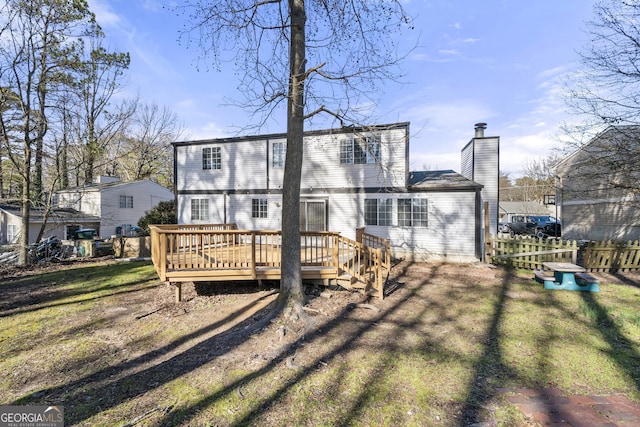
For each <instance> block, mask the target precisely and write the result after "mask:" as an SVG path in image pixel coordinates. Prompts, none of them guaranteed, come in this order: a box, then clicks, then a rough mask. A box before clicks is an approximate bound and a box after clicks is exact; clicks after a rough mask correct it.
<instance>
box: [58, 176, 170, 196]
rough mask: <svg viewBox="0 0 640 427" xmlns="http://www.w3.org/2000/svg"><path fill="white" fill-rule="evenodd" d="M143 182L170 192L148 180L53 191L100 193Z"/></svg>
mask: <svg viewBox="0 0 640 427" xmlns="http://www.w3.org/2000/svg"><path fill="white" fill-rule="evenodd" d="M144 182H149V183H151V184H154V185H156V186H158V187H162V188H164V189H166V190H167V191H169V192H171V190H170V189H168V188H166V187H164V186H162V185H160V184H158V183H157V182H154V181H152V180H150V179H143V180H139V181H114V182H103V183H92V184H87V185H81V186H77V187H70V188H65V189H62V190H57V191H55V193H58V194H59V193H68V192H73V193H76V192H78V191H82V192H94V191H102V190H106V189H112V188H117V187H127V186H130V185H132V184H140V183H144Z"/></svg>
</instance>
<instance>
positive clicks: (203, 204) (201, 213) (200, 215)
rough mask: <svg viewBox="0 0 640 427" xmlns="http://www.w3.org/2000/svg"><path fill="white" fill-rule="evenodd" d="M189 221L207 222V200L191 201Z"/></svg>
mask: <svg viewBox="0 0 640 427" xmlns="http://www.w3.org/2000/svg"><path fill="white" fill-rule="evenodd" d="M191 219H192V220H193V221H196V220H197V221H209V200H207V199H191Z"/></svg>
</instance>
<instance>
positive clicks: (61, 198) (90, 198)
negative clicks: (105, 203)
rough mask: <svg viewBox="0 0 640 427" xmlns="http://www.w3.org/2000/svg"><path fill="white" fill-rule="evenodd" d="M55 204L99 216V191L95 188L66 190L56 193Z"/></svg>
mask: <svg viewBox="0 0 640 427" xmlns="http://www.w3.org/2000/svg"><path fill="white" fill-rule="evenodd" d="M56 196H57V199H58V201H57V205H58V207H61V208H72V209H75V210H77V211H79V212H84V213H86V214H89V215H96V216H100V214H101V210H100V208H101V206H100V192H99V191H98V190H97V189H94V188H90V189H78V190H67V191H62V192H59V193H57V194H56Z"/></svg>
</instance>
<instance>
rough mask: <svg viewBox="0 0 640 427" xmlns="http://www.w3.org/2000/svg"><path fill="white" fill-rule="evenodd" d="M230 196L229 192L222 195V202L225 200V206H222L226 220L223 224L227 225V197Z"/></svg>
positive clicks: (224, 219)
mask: <svg viewBox="0 0 640 427" xmlns="http://www.w3.org/2000/svg"><path fill="white" fill-rule="evenodd" d="M228 196H229V192H228V191H225V192H224V193H222V200H223V206H222V211H223V215H224V218H223V220H222V223H223V224H226V223H227V197H228Z"/></svg>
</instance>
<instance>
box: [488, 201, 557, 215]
mask: <svg viewBox="0 0 640 427" xmlns="http://www.w3.org/2000/svg"><path fill="white" fill-rule="evenodd" d="M499 210H500V213H501V214H521V215H527V214H530V215H549V209H548V208H547V207H546V206H545V205H543V204H541V203H538V202H500V206H499Z"/></svg>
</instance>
